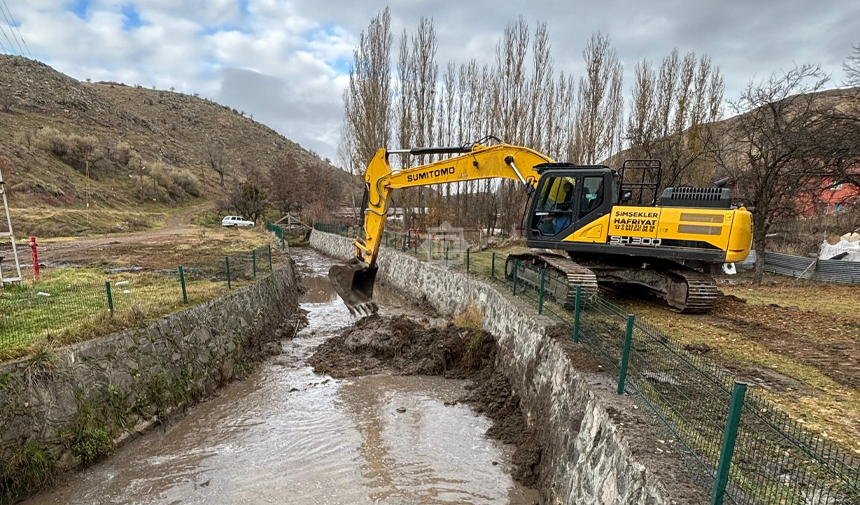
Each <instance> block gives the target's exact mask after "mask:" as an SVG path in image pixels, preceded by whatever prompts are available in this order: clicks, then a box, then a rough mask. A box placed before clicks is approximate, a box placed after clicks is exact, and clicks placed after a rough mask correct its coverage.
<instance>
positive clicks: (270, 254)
mask: <svg viewBox="0 0 860 505" xmlns="http://www.w3.org/2000/svg"><path fill="white" fill-rule="evenodd" d="M268 247H269V272H271V271H273V269H272V245H271V244H269V246H268Z"/></svg>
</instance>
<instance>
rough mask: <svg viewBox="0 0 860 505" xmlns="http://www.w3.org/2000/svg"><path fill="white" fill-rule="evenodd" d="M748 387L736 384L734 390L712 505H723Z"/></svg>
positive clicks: (712, 495) (740, 383) (739, 383)
mask: <svg viewBox="0 0 860 505" xmlns="http://www.w3.org/2000/svg"><path fill="white" fill-rule="evenodd" d="M746 394H747V385H746V384H745V383H743V382H735V386H734V388H733V389H732V400H731V402H730V403H729V416H728V419H726V429H725V431H724V432H723V448H722V450H720V462H719V463H718V464H717V476H716V477H715V478H714V490H713V493H711V505H722V504H723V496H724V495H725V494H726V485H727V484H728V483H729V469H731V467H732V455H734V453H735V442H736V441H737V438H738V425H739V424H740V421H741V411H742V410H743V406H744V396H746Z"/></svg>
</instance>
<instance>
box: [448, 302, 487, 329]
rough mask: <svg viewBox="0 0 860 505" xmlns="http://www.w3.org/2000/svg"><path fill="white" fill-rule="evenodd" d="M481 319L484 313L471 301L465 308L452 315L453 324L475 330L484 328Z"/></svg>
mask: <svg viewBox="0 0 860 505" xmlns="http://www.w3.org/2000/svg"><path fill="white" fill-rule="evenodd" d="M483 320H484V315H483V314H481V309H479V308H478V306H477V305H476V304H475V303H474V302H472V303H470V304H469V306H468V307H466V310H464V311H463V312H461V313H459V314H457V316H456V317H454V324H455V325H457V326H459V327H461V328H474V329H476V330H481V329H483V328H484V326H483Z"/></svg>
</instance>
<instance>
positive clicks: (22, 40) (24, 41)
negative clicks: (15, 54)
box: [3, 0, 33, 58]
mask: <svg viewBox="0 0 860 505" xmlns="http://www.w3.org/2000/svg"><path fill="white" fill-rule="evenodd" d="M3 5H5V6H6V12H8V13H9V17H10V18H12V23H14V24H15V28H16V29H17V30H18V36H19V37H21V42H23V43H24V49H26V50H27V54H29V55H30V58H32V57H33V53H31V52H30V48H29V47H27V41H26V40H24V34H23V33H21V26H20V25H19V24H18V22H17V21H15V18H13V17H12V11H10V10H9V4H7V3H6V0H3ZM22 56H23V55H22Z"/></svg>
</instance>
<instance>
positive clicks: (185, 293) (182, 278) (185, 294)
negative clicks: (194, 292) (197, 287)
mask: <svg viewBox="0 0 860 505" xmlns="http://www.w3.org/2000/svg"><path fill="white" fill-rule="evenodd" d="M179 282H180V283H181V284H182V303H184V304H186V305H188V291H186V290H185V272H183V271H182V265H179Z"/></svg>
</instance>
